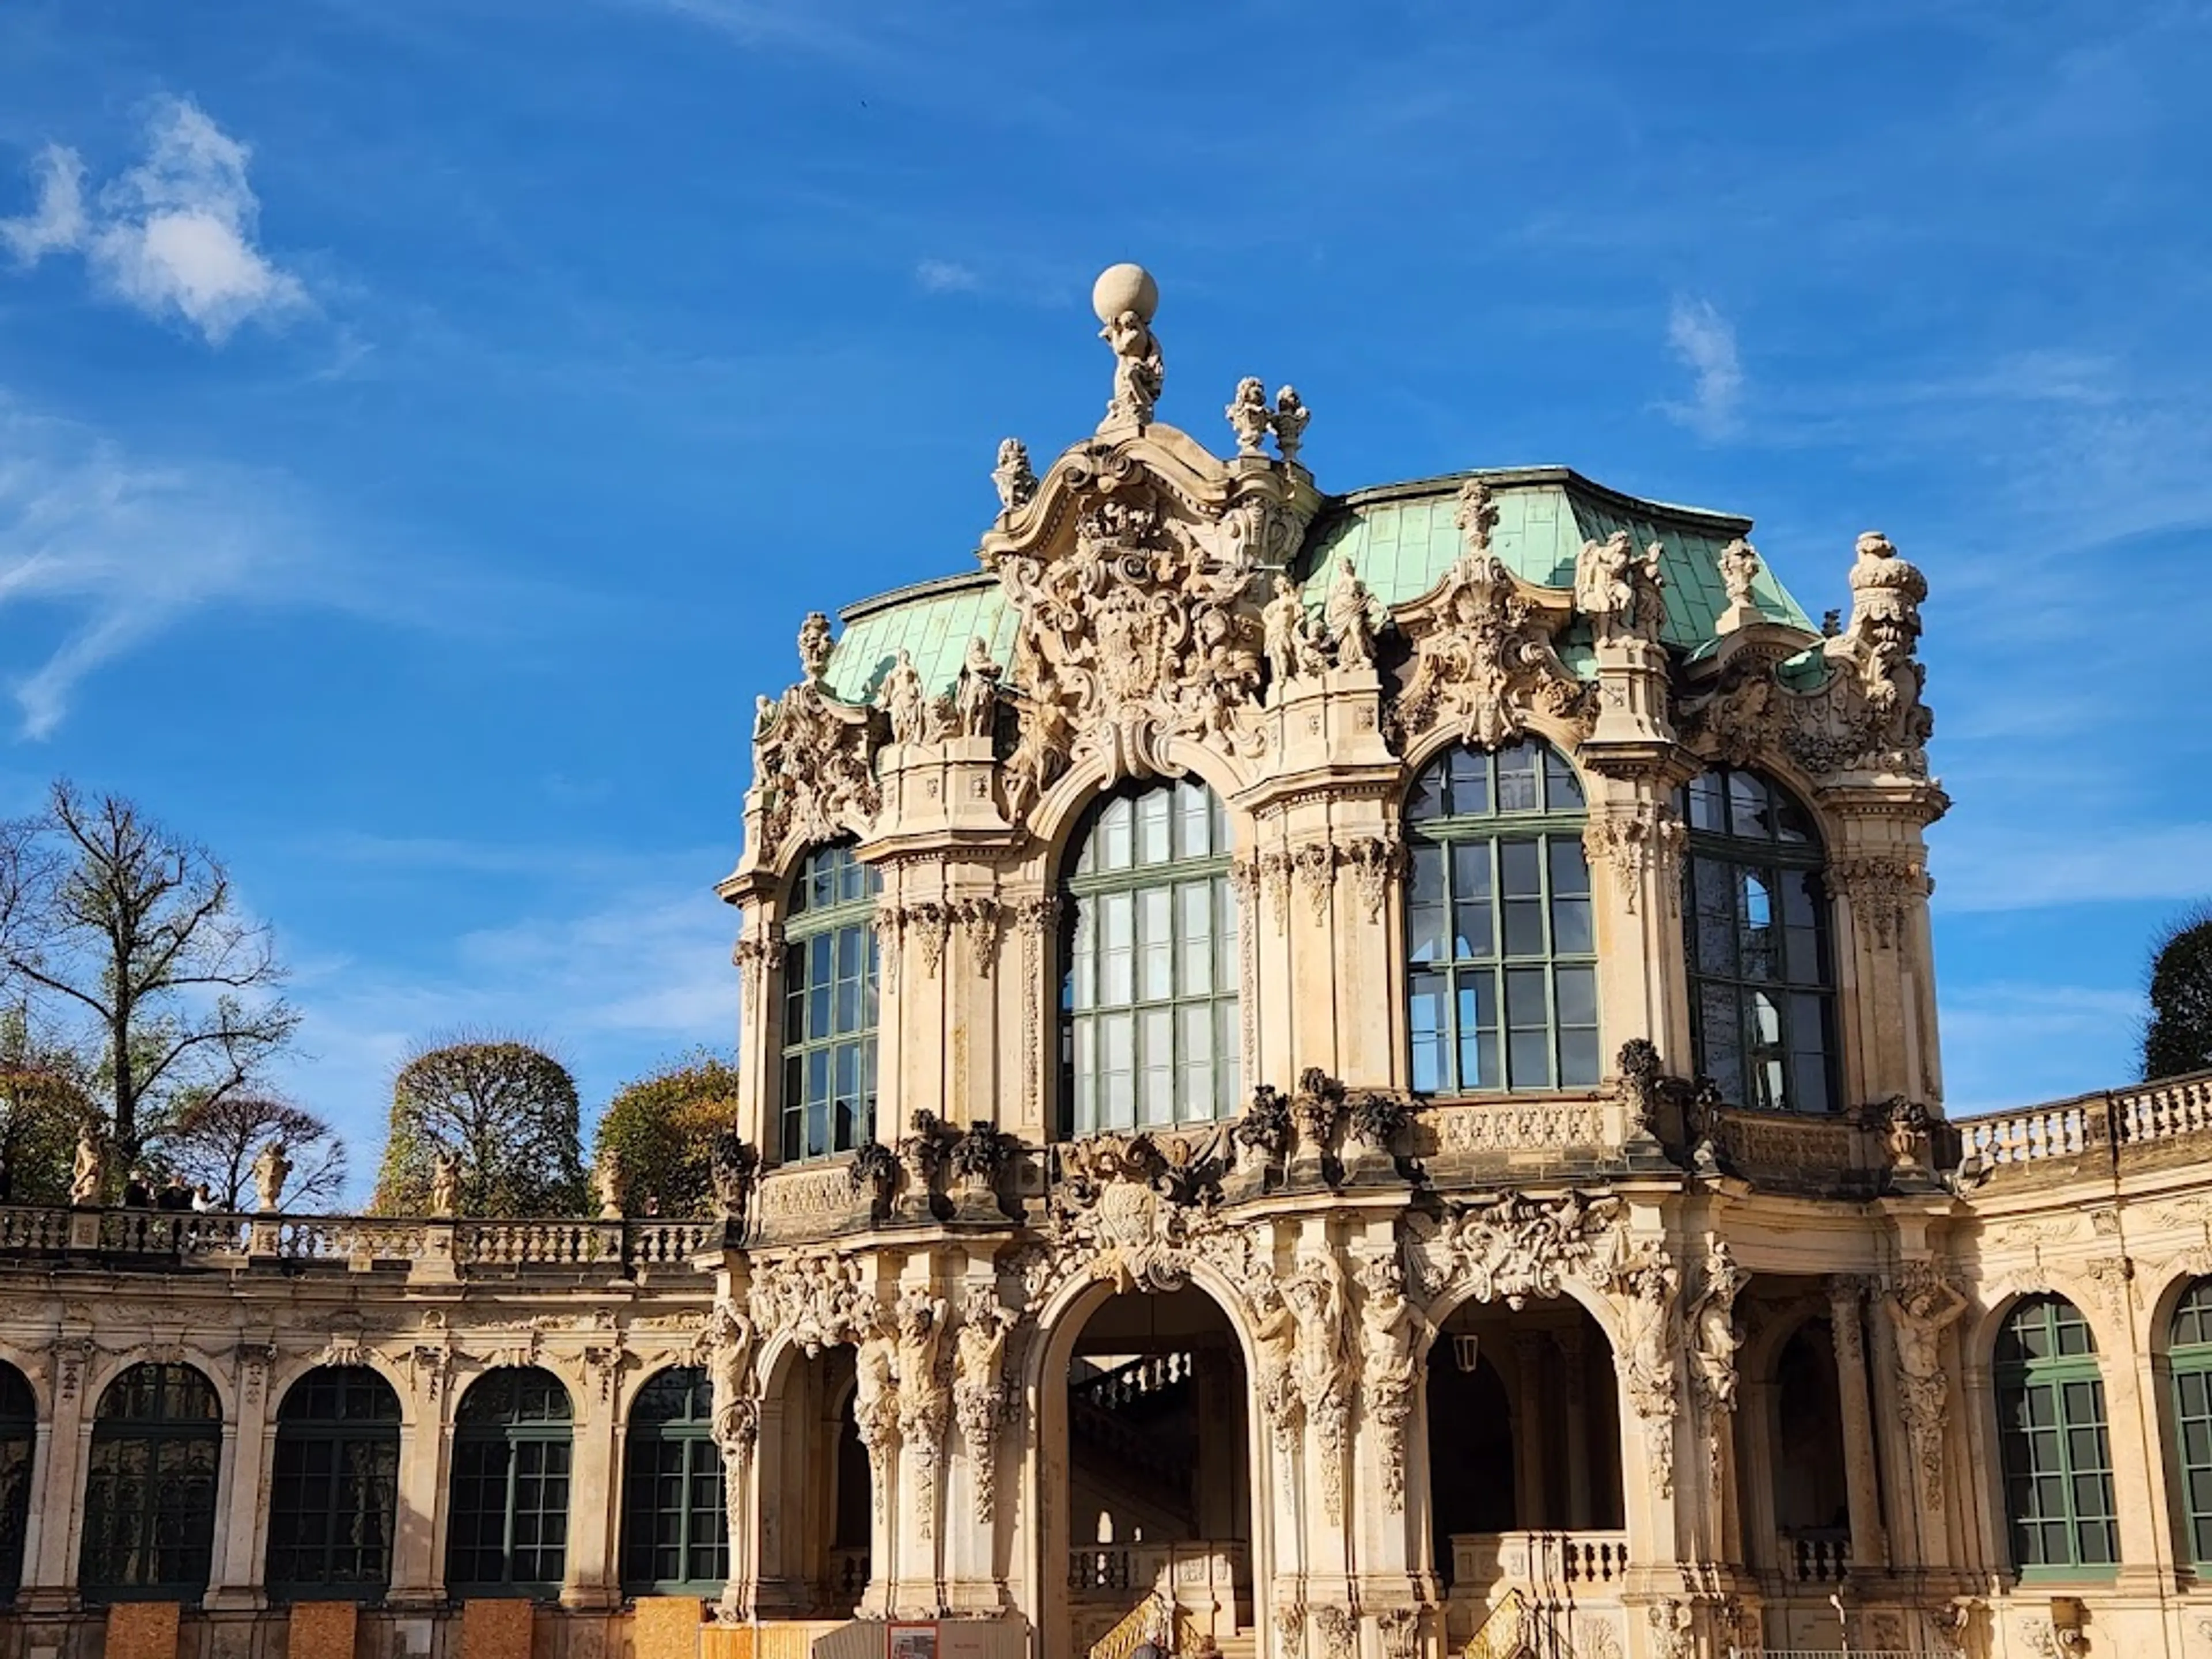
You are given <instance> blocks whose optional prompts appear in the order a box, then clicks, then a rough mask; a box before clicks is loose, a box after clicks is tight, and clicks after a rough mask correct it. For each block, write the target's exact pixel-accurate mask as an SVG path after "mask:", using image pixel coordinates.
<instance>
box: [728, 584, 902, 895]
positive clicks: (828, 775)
mask: <svg viewBox="0 0 2212 1659" xmlns="http://www.w3.org/2000/svg"><path fill="white" fill-rule="evenodd" d="M817 622H820V623H821V625H822V639H821V642H820V643H821V649H820V651H819V652H818V653H816V652H815V651H813V650H812V649H811V648H810V637H809V635H808V634H807V633H806V632H802V633H801V634H800V635H799V655H800V659H801V662H802V664H803V665H805V666H806V668H807V677H806V678H805V679H803V680H801V681H799V684H796V685H794V686H793V687H792V688H791V689H790V690H788V691H786V692H785V693H784V694H783V698H782V700H781V702H770V701H769V699H768V698H766V697H763V698H762V699H760V702H759V709H758V713H757V714H756V715H755V717H754V720H753V787H755V788H756V789H761V790H765V791H766V792H767V816H766V817H765V819H764V820H763V824H762V835H763V843H764V847H765V848H766V849H768V850H769V851H771V852H774V851H780V850H781V848H784V847H786V846H787V845H789V844H793V843H797V844H805V843H807V842H817V841H828V840H831V839H833V838H835V837H836V836H843V835H865V834H866V833H867V830H868V828H869V826H870V825H871V824H872V823H874V822H875V817H876V814H877V813H878V811H882V810H883V794H882V792H881V790H880V789H879V788H878V786H877V783H876V769H875V760H876V750H877V747H878V741H879V738H880V732H879V731H878V714H877V713H876V711H875V710H874V709H872V708H870V707H868V706H867V705H866V704H854V703H847V702H839V701H838V700H837V699H836V697H834V696H831V695H830V693H829V690H828V688H827V686H826V685H825V684H823V681H822V679H821V678H820V673H819V671H818V669H817V667H816V666H815V664H816V663H817V661H818V662H819V663H820V664H821V665H823V666H826V665H827V664H828V661H829V655H828V649H827V638H828V629H829V623H827V622H826V621H824V620H823V617H822V613H821V612H820V611H816V612H815V613H814V614H813V615H812V616H811V617H808V618H807V623H808V627H809V629H811V628H812V627H813V625H814V624H815V623H817Z"/></svg>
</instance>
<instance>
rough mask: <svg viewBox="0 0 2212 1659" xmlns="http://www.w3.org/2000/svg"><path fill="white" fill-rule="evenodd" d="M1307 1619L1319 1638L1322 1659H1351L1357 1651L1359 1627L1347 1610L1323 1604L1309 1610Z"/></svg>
mask: <svg viewBox="0 0 2212 1659" xmlns="http://www.w3.org/2000/svg"><path fill="white" fill-rule="evenodd" d="M1308 1617H1309V1618H1310V1620H1311V1621H1312V1624H1313V1627H1314V1631H1315V1633H1316V1635H1318V1636H1319V1637H1320V1638H1321V1651H1322V1659H1352V1655H1353V1654H1354V1653H1356V1652H1357V1651H1358V1644H1359V1625H1358V1620H1354V1619H1353V1618H1352V1613H1351V1612H1350V1611H1349V1610H1348V1609H1347V1608H1344V1607H1331V1606H1329V1605H1328V1603H1326V1602H1324V1603H1322V1605H1320V1606H1318V1607H1313V1608H1310V1609H1309V1611H1308Z"/></svg>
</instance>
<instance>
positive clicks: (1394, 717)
mask: <svg viewBox="0 0 2212 1659" xmlns="http://www.w3.org/2000/svg"><path fill="white" fill-rule="evenodd" d="M1458 523H1459V526H1460V533H1461V537H1462V551H1461V553H1460V556H1459V557H1458V559H1457V560H1455V562H1453V564H1452V566H1451V568H1449V570H1447V571H1446V572H1445V573H1444V576H1443V580H1442V581H1441V582H1439V583H1438V584H1437V586H1436V587H1435V588H1433V589H1432V590H1431V591H1430V592H1428V593H1426V594H1424V595H1423V596H1422V597H1421V598H1420V599H1416V600H1414V601H1413V603H1412V604H1410V605H1403V606H1401V607H1400V608H1399V610H1398V611H1397V612H1396V613H1395V619H1396V621H1397V624H1398V627H1399V629H1400V631H1401V632H1402V633H1403V634H1404V635H1406V636H1407V638H1408V639H1410V640H1411V641H1413V666H1412V668H1411V670H1410V671H1408V672H1407V676H1406V678H1405V681H1404V684H1403V685H1402V687H1401V690H1399V692H1398V695H1397V697H1396V699H1395V702H1393V703H1392V705H1391V710H1390V724H1391V726H1392V729H1393V731H1394V732H1395V735H1396V736H1397V738H1398V739H1399V740H1400V741H1401V743H1402V742H1404V741H1406V740H1407V739H1409V738H1415V737H1418V736H1419V735H1420V734H1421V733H1423V732H1426V731H1428V730H1430V729H1431V727H1432V726H1443V727H1444V728H1445V729H1446V730H1448V731H1449V732H1452V733H1453V735H1454V736H1455V737H1457V738H1459V739H1460V741H1461V742H1462V743H1467V744H1474V746H1475V747H1477V748H1482V749H1491V748H1495V747H1497V746H1498V744H1502V743H1504V742H1505V741H1506V740H1507V739H1508V738H1514V737H1517V736H1518V735H1519V734H1520V733H1521V732H1522V729H1523V728H1524V726H1525V725H1526V723H1527V719H1528V714H1530V713H1531V712H1532V711H1534V710H1538V709H1541V710H1542V711H1543V712H1544V713H1546V714H1550V715H1552V716H1553V717H1554V718H1555V719H1559V720H1582V719H1584V718H1585V717H1586V716H1587V714H1588V711H1589V688H1588V687H1586V686H1584V685H1583V683H1582V682H1581V681H1580V680H1578V679H1577V678H1575V677H1574V676H1573V675H1572V674H1571V673H1569V672H1568V671H1567V667H1566V665H1565V664H1564V663H1562V662H1561V661H1560V660H1559V653H1557V652H1556V651H1554V650H1553V647H1552V641H1553V638H1554V637H1555V636H1556V635H1557V634H1558V633H1559V629H1562V628H1564V627H1565V626H1566V624H1567V622H1568V620H1569V617H1570V614H1571V605H1570V603H1569V601H1568V599H1567V596H1566V595H1565V594H1563V593H1559V592H1553V591H1552V590H1549V589H1546V588H1541V587H1537V586H1533V585H1532V584H1529V583H1527V582H1524V581H1522V580H1521V579H1520V578H1519V577H1518V576H1516V575H1515V574H1513V573H1512V572H1511V571H1510V570H1509V569H1507V568H1505V565H1504V562H1503V561H1502V560H1500V559H1499V558H1498V556H1497V555H1495V554H1494V553H1492V551H1491V550H1490V531H1491V528H1492V526H1494V525H1495V524H1496V523H1497V510H1496V508H1495V507H1493V506H1492V503H1491V500H1490V489H1489V486H1488V485H1486V484H1485V483H1483V482H1482V480H1481V479H1480V478H1473V479H1469V480H1468V483H1466V484H1465V485H1464V486H1463V487H1462V489H1461V490H1460V506H1459V513H1458Z"/></svg>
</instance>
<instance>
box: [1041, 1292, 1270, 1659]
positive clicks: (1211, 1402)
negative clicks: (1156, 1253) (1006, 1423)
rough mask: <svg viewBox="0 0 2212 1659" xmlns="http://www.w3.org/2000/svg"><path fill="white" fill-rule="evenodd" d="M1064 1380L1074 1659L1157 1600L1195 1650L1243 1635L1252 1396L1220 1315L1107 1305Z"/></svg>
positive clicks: (1146, 1302)
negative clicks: (1207, 1641)
mask: <svg viewBox="0 0 2212 1659" xmlns="http://www.w3.org/2000/svg"><path fill="white" fill-rule="evenodd" d="M1059 1381H1060V1385H1061V1386H1062V1387H1063V1388H1065V1389H1066V1402H1067V1411H1066V1426H1067V1458H1066V1465H1065V1467H1066V1470H1067V1480H1066V1484H1065V1486H1064V1487H1063V1489H1062V1491H1061V1492H1060V1494H1059V1501H1060V1503H1061V1504H1064V1505H1065V1515H1066V1528H1065V1530H1064V1532H1063V1534H1062V1535H1063V1536H1065V1537H1066V1540H1067V1541H1068V1553H1069V1559H1068V1562H1067V1584H1068V1589H1069V1595H1070V1598H1071V1605H1070V1609H1069V1611H1070V1614H1071V1621H1070V1622H1071V1626H1072V1633H1073V1638H1074V1648H1073V1650H1074V1651H1076V1652H1079V1653H1080V1652H1085V1651H1088V1650H1089V1649H1090V1647H1091V1644H1092V1643H1094V1642H1096V1641H1097V1640H1098V1639H1099V1638H1101V1637H1103V1635H1105V1634H1106V1633H1107V1632H1109V1631H1110V1630H1111V1629H1113V1628H1114V1626H1115V1625H1117V1624H1118V1623H1120V1622H1121V1620H1123V1619H1124V1618H1126V1617H1128V1616H1129V1615H1131V1614H1132V1613H1133V1611H1134V1610H1135V1609H1137V1608H1138V1607H1139V1606H1141V1605H1142V1604H1143V1603H1144V1602H1146V1600H1147V1599H1148V1598H1152V1597H1153V1596H1154V1595H1155V1594H1156V1593H1157V1592H1163V1591H1164V1592H1167V1593H1168V1594H1169V1595H1170V1597H1171V1600H1172V1602H1173V1604H1174V1606H1175V1607H1176V1612H1177V1614H1178V1618H1179V1620H1188V1632H1189V1634H1190V1635H1192V1636H1193V1637H1195V1636H1197V1635H1201V1634H1203V1635H1211V1636H1212V1637H1213V1638H1215V1639H1216V1640H1217V1641H1227V1640H1230V1639H1231V1638H1234V1637H1235V1636H1236V1635H1237V1632H1239V1631H1243V1630H1249V1629H1250V1628H1251V1620H1252V1536H1253V1519H1252V1489H1253V1481H1252V1469H1251V1436H1250V1412H1251V1406H1250V1394H1249V1388H1248V1386H1247V1380H1246V1376H1245V1371H1244V1362H1243V1355H1242V1353H1241V1352H1240V1351H1239V1349H1238V1346H1237V1336H1236V1333H1235V1332H1234V1331H1233V1330H1231V1328H1230V1324H1229V1320H1228V1317H1227V1316H1226V1315H1225V1314H1224V1313H1223V1311H1222V1310H1221V1308H1220V1305H1219V1304H1218V1303H1216V1302H1215V1301H1214V1300H1213V1298H1212V1297H1210V1296H1208V1295H1207V1294H1206V1292H1205V1291H1200V1290H1198V1289H1196V1288H1194V1287H1189V1286H1186V1287H1185V1288H1183V1289H1182V1290H1179V1291H1168V1292H1162V1293H1157V1294H1146V1293H1142V1292H1132V1293H1128V1294H1124V1295H1119V1296H1115V1297H1111V1298H1110V1299H1109V1300H1108V1301H1106V1302H1104V1303H1103V1304H1101V1305H1100V1306H1099V1307H1098V1308H1097V1310H1095V1311H1094V1312H1093V1313H1092V1314H1091V1316H1090V1317H1089V1318H1088V1319H1087V1320H1085V1322H1084V1323H1083V1327H1082V1328H1081V1329H1080V1330H1079V1332H1078V1333H1077V1334H1076V1337H1075V1340H1074V1346H1073V1352H1072V1355H1071V1357H1070V1358H1069V1361H1068V1364H1067V1369H1066V1373H1065V1375H1064V1376H1062V1377H1061V1378H1060V1379H1059ZM1050 1565H1051V1564H1049V1563H1048V1568H1049V1566H1050Z"/></svg>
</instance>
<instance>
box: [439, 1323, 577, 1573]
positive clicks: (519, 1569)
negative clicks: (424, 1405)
mask: <svg viewBox="0 0 2212 1659" xmlns="http://www.w3.org/2000/svg"><path fill="white" fill-rule="evenodd" d="M573 1432H574V1429H573V1420H572V1413H570V1411H569V1407H568V1390H567V1389H564V1388H562V1386H561V1380H560V1379H559V1378H558V1377H556V1376H553V1375H552V1373H550V1371H544V1370H538V1368H537V1367H536V1366H529V1367H522V1366H507V1367H504V1368H502V1369H501V1370H493V1371H487V1372H485V1373H484V1374H483V1376H480V1377H478V1378H477V1380H476V1381H475V1383H472V1384H471V1385H470V1388H469V1391H468V1393H467V1394H465V1395H463V1396H462V1397H461V1408H460V1412H459V1415H457V1416H456V1417H455V1418H454V1419H453V1501H452V1503H451V1504H450V1505H449V1506H448V1511H449V1512H448V1516H447V1546H446V1586H447V1589H451V1590H455V1591H459V1592H464V1593H465V1594H467V1595H537V1596H551V1595H557V1594H559V1592H560V1589H561V1577H562V1572H563V1571H564V1570H565V1566H566V1563H567V1558H568V1462H569V1452H570V1442H571V1438H572V1436H573Z"/></svg>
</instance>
